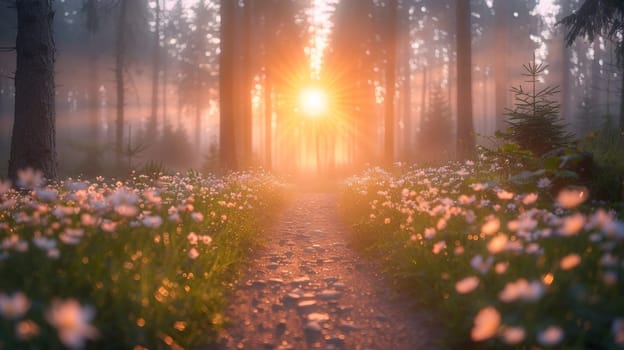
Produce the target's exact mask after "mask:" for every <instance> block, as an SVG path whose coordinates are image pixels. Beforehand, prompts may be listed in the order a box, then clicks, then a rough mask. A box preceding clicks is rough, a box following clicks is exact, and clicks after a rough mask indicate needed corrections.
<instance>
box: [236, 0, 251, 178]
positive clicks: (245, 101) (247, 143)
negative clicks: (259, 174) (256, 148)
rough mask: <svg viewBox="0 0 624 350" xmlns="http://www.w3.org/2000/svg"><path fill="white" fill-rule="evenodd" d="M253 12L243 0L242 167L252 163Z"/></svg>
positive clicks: (241, 42)
mask: <svg viewBox="0 0 624 350" xmlns="http://www.w3.org/2000/svg"><path fill="white" fill-rule="evenodd" d="M253 11H254V1H253V0H245V7H244V8H243V13H242V21H243V23H242V25H241V41H240V45H241V48H240V49H241V61H240V63H241V70H240V71H241V74H242V77H241V79H240V90H239V92H238V99H239V102H238V104H239V105H240V106H241V119H242V120H241V132H242V137H241V142H242V152H241V160H242V163H243V166H245V167H249V166H251V162H252V106H251V86H252V80H253V77H252V70H251V65H252V53H251V43H252V40H251V35H252V34H253V31H254V29H253V26H252V23H251V21H252V18H253Z"/></svg>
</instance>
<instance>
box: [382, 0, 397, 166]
mask: <svg viewBox="0 0 624 350" xmlns="http://www.w3.org/2000/svg"><path fill="white" fill-rule="evenodd" d="M397 7H398V4H397V0H390V2H389V4H388V11H389V13H388V23H387V32H386V40H385V41H386V95H385V101H384V107H385V113H384V163H385V164H386V165H387V166H390V165H392V163H393V162H394V119H395V118H394V95H395V91H396V38H397V11H398V8H397Z"/></svg>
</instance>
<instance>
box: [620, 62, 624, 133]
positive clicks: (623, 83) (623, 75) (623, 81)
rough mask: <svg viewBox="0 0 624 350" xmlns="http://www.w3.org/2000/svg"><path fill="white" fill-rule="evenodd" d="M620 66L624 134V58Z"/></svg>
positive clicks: (621, 131)
mask: <svg viewBox="0 0 624 350" xmlns="http://www.w3.org/2000/svg"><path fill="white" fill-rule="evenodd" d="M622 60H623V62H622V63H621V65H622V67H621V68H620V134H621V135H622V136H624V59H622Z"/></svg>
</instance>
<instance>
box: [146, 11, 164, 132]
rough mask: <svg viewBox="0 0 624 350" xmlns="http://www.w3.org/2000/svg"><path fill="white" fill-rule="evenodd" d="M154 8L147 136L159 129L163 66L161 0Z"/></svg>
mask: <svg viewBox="0 0 624 350" xmlns="http://www.w3.org/2000/svg"><path fill="white" fill-rule="evenodd" d="M155 4H156V7H155V8H154V43H153V44H152V45H153V46H154V47H153V50H154V53H153V54H152V55H153V56H152V60H153V62H152V101H151V112H150V119H149V122H148V124H147V137H152V138H153V137H156V133H157V131H158V96H159V94H158V92H159V90H158V86H159V81H160V66H161V59H160V58H161V57H160V54H161V50H160V34H161V28H160V25H161V23H160V22H161V7H160V0H156V1H155Z"/></svg>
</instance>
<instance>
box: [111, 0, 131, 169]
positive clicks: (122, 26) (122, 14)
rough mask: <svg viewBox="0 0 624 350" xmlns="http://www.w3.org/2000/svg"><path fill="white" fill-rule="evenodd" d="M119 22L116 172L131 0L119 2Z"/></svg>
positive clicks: (119, 166)
mask: <svg viewBox="0 0 624 350" xmlns="http://www.w3.org/2000/svg"><path fill="white" fill-rule="evenodd" d="M120 1H121V2H120V4H119V6H120V8H119V20H118V22H117V38H116V43H115V85H116V89H115V90H116V94H117V106H116V109H117V119H116V120H115V164H116V166H117V170H121V168H122V165H123V164H122V161H123V160H122V157H121V153H122V149H123V134H124V130H123V129H124V108H125V102H126V100H125V98H126V96H125V92H126V91H125V88H126V87H125V80H124V79H125V75H124V70H125V69H126V40H125V35H126V34H127V33H126V28H127V20H126V17H127V14H128V3H129V1H132V0H120Z"/></svg>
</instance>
